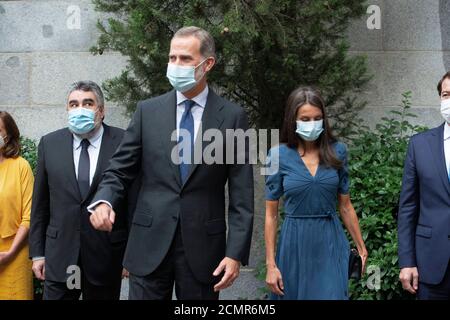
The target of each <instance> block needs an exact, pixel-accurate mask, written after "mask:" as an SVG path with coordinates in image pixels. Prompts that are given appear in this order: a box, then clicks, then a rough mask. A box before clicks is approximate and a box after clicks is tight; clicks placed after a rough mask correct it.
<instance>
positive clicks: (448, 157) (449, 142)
mask: <svg viewBox="0 0 450 320" xmlns="http://www.w3.org/2000/svg"><path fill="white" fill-rule="evenodd" d="M444 153H445V165H446V166H447V175H448V173H449V172H450V123H446V124H445V126H444Z"/></svg>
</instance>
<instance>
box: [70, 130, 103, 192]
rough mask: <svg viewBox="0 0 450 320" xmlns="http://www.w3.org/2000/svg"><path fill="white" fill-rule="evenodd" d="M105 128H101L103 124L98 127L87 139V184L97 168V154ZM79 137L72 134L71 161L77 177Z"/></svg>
mask: <svg viewBox="0 0 450 320" xmlns="http://www.w3.org/2000/svg"><path fill="white" fill-rule="evenodd" d="M104 131H105V130H104V129H103V125H102V126H101V127H100V129H99V130H98V131H97V133H96V134H95V135H94V136H93V137H91V138H90V139H88V140H89V143H90V145H89V147H88V153H89V162H90V166H89V185H91V184H92V180H93V179H94V175H95V170H96V169H97V162H98V156H99V155H100V147H101V146H102V137H103V132H104ZM82 140H83V139H81V138H80V137H79V136H77V135H76V134H74V135H73V163H74V165H75V177H76V178H77V179H78V163H79V162H80V154H81V150H82V147H81V141H82Z"/></svg>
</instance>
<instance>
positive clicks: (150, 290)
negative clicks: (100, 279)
mask: <svg viewBox="0 0 450 320" xmlns="http://www.w3.org/2000/svg"><path fill="white" fill-rule="evenodd" d="M174 284H175V294H176V297H177V299H178V300H218V299H219V292H214V283H210V284H205V283H201V282H199V281H197V280H196V279H195V276H194V274H193V273H192V271H191V268H190V267H189V264H188V262H187V260H186V256H185V251H184V248H183V240H182V237H181V230H180V224H178V227H177V231H176V232H175V236H174V239H173V240H172V244H171V247H170V249H169V251H168V253H167V255H166V257H165V258H164V260H163V261H162V262H161V264H160V265H159V266H158V268H156V270H155V271H154V272H152V273H151V274H149V275H147V276H144V277H140V276H136V275H133V274H131V273H130V295H129V299H130V300H171V299H172V292H173V287H174Z"/></svg>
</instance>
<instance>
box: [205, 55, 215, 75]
mask: <svg viewBox="0 0 450 320" xmlns="http://www.w3.org/2000/svg"><path fill="white" fill-rule="evenodd" d="M215 64H216V59H215V58H214V57H210V58H209V59H208V60H207V61H206V72H209V71H210V70H211V69H212V68H213V67H214V65H215Z"/></svg>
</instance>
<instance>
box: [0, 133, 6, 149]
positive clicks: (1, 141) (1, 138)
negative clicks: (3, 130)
mask: <svg viewBox="0 0 450 320" xmlns="http://www.w3.org/2000/svg"><path fill="white" fill-rule="evenodd" d="M5 140H6V136H5V137H2V136H0V149H1V148H2V147H3V146H4V145H5V144H6V142H5Z"/></svg>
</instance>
